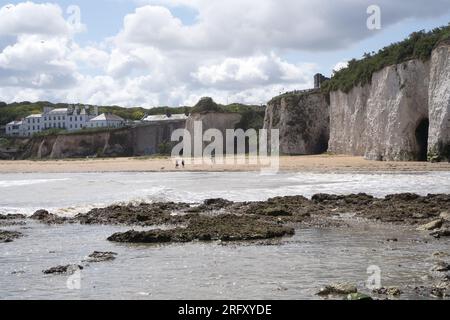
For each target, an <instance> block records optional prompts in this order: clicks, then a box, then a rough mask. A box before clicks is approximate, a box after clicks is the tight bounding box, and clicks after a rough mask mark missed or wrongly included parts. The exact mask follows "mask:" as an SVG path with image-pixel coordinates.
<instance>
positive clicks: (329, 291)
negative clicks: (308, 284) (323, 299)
mask: <svg viewBox="0 0 450 320" xmlns="http://www.w3.org/2000/svg"><path fill="white" fill-rule="evenodd" d="M357 292H358V289H357V288H356V286H354V285H352V284H349V283H334V284H331V285H328V286H326V287H324V288H321V289H320V290H319V292H318V293H317V295H319V296H328V295H343V294H352V293H357Z"/></svg>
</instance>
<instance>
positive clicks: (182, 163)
mask: <svg viewBox="0 0 450 320" xmlns="http://www.w3.org/2000/svg"><path fill="white" fill-rule="evenodd" d="M184 165H185V163H184V159H183V160H181V166H182V167H183V169H184Z"/></svg>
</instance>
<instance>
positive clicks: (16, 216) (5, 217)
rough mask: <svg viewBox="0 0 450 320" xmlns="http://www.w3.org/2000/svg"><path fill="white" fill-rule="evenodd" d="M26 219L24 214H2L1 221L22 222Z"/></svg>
mask: <svg viewBox="0 0 450 320" xmlns="http://www.w3.org/2000/svg"><path fill="white" fill-rule="evenodd" d="M25 218H26V216H25V215H23V214H6V215H5V214H0V220H21V219H25Z"/></svg>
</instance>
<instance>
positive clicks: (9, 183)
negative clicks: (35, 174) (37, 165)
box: [0, 178, 70, 188]
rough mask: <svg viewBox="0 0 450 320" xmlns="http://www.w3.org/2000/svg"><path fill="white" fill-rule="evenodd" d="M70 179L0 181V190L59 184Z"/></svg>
mask: <svg viewBox="0 0 450 320" xmlns="http://www.w3.org/2000/svg"><path fill="white" fill-rule="evenodd" d="M67 180H70V179H69V178H64V179H29V180H6V181H5V180H3V181H0V188H9V187H22V186H29V185H34V184H42V183H49V182H57V181H67Z"/></svg>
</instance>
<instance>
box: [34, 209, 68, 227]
mask: <svg viewBox="0 0 450 320" xmlns="http://www.w3.org/2000/svg"><path fill="white" fill-rule="evenodd" d="M30 219H33V220H37V221H39V222H42V223H47V224H62V223H65V222H67V221H68V220H69V219H68V218H63V217H60V216H57V215H56V214H52V213H49V212H48V211H47V210H38V211H36V212H35V213H34V214H33V215H32V216H31V217H30Z"/></svg>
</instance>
